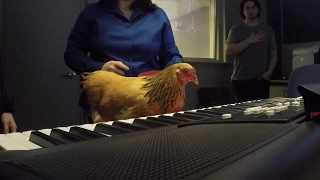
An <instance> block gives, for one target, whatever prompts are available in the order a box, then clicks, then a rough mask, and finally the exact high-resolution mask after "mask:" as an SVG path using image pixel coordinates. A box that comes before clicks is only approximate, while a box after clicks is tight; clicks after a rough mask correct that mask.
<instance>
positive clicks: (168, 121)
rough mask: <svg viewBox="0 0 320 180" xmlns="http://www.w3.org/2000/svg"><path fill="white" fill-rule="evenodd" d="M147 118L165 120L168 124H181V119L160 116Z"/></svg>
mask: <svg viewBox="0 0 320 180" xmlns="http://www.w3.org/2000/svg"><path fill="white" fill-rule="evenodd" d="M147 120H150V121H156V122H165V123H168V124H180V123H181V121H177V120H173V119H167V118H158V117H147Z"/></svg>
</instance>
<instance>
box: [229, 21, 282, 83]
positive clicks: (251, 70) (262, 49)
mask: <svg viewBox="0 0 320 180" xmlns="http://www.w3.org/2000/svg"><path fill="white" fill-rule="evenodd" d="M260 31H263V32H265V33H266V38H265V41H262V42H258V43H255V44H251V45H249V46H248V47H247V48H246V49H245V50H243V51H242V52H240V53H239V54H237V55H236V57H235V60H234V66H233V73H232V76H231V79H232V80H249V79H258V78H260V77H261V75H262V74H263V73H264V72H266V71H267V69H268V66H269V56H270V51H272V50H276V49H277V45H276V43H275V38H274V32H273V29H272V28H271V27H270V26H268V25H267V24H263V23H259V25H257V26H248V25H247V24H245V23H241V24H238V25H236V26H233V27H232V28H231V29H230V31H229V36H228V38H227V43H235V44H237V43H240V42H242V41H244V40H246V39H247V38H249V37H250V35H251V33H253V32H254V33H255V34H256V33H259V32H260Z"/></svg>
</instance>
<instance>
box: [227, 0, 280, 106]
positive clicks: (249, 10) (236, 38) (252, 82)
mask: <svg viewBox="0 0 320 180" xmlns="http://www.w3.org/2000/svg"><path fill="white" fill-rule="evenodd" d="M261 11H262V9H261V6H260V3H259V1H258V0H243V1H242V2H241V3H240V15H241V17H242V18H243V19H244V22H243V23H240V24H238V25H235V26H233V27H232V28H231V29H230V31H229V35H228V38H227V42H226V54H227V55H234V56H235V59H234V67H233V73H232V76H231V82H232V87H233V91H234V95H235V101H236V102H244V101H249V100H258V99H267V98H269V88H270V79H271V75H272V73H273V70H274V68H275V66H276V63H277V45H276V43H275V37H274V31H273V29H272V28H271V27H270V26H268V25H267V24H265V23H262V22H260V20H259V17H260V13H261Z"/></svg>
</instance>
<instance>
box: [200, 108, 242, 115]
mask: <svg viewBox="0 0 320 180" xmlns="http://www.w3.org/2000/svg"><path fill="white" fill-rule="evenodd" d="M204 110H208V111H214V112H219V113H222V114H235V113H238V112H242V111H235V110H230V109H229V110H228V109H222V108H212V109H204Z"/></svg>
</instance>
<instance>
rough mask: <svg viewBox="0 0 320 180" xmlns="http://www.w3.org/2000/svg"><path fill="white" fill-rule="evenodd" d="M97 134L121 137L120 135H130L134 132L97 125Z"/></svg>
mask: <svg viewBox="0 0 320 180" xmlns="http://www.w3.org/2000/svg"><path fill="white" fill-rule="evenodd" d="M94 131H95V132H99V133H104V134H109V135H113V136H114V135H119V134H125V133H130V132H133V130H130V129H126V128H122V127H117V126H113V125H109V124H103V123H101V124H97V125H96V127H95V128H94Z"/></svg>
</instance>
